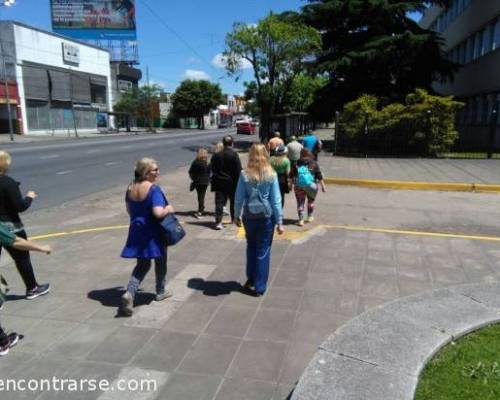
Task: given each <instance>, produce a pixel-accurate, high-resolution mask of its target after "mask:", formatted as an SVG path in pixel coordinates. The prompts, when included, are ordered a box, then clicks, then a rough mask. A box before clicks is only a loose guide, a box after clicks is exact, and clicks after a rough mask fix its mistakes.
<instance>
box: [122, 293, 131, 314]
mask: <svg viewBox="0 0 500 400" xmlns="http://www.w3.org/2000/svg"><path fill="white" fill-rule="evenodd" d="M133 307H134V298H133V297H132V295H131V294H130V293H129V292H128V291H127V292H125V293H124V294H123V296H122V298H121V307H120V310H121V312H122V314H123V315H125V316H127V317H130V316H131V315H132V314H133V313H134V310H133Z"/></svg>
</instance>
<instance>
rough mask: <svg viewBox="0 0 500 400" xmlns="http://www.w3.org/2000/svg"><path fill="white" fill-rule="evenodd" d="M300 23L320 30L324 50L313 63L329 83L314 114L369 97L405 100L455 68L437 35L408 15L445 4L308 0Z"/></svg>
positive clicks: (321, 115)
mask: <svg viewBox="0 0 500 400" xmlns="http://www.w3.org/2000/svg"><path fill="white" fill-rule="evenodd" d="M309 3H310V4H308V5H306V6H305V7H304V8H303V11H302V17H303V19H304V21H305V22H306V23H307V24H309V25H310V26H312V27H315V28H316V29H317V30H318V31H319V32H321V38H322V52H321V53H320V55H319V57H317V59H316V60H315V61H314V65H315V67H316V68H317V70H318V71H319V72H325V73H328V74H329V76H330V81H329V84H328V85H327V86H326V87H325V88H324V90H322V91H321V93H320V95H321V96H320V98H319V99H318V100H317V102H316V103H315V110H314V113H315V114H314V115H315V117H316V118H318V119H322V120H324V119H328V118H331V117H332V116H333V115H334V112H335V111H336V110H340V109H341V108H342V106H343V105H344V104H345V103H346V102H349V101H352V100H354V99H357V98H358V97H359V96H360V95H361V94H363V93H367V94H372V95H375V96H379V97H387V98H389V99H390V100H391V101H398V102H402V101H404V99H405V97H406V95H407V94H408V93H411V92H413V91H414V90H416V88H425V89H427V90H431V83H432V82H433V81H436V80H440V81H444V80H447V79H449V78H451V77H452V75H453V73H454V72H455V71H456V69H457V66H456V65H455V64H453V63H452V62H450V61H448V60H446V59H445V58H444V57H443V55H442V52H441V49H440V47H441V45H442V44H443V42H442V39H441V37H440V36H439V35H438V34H436V33H434V32H431V31H428V30H425V29H422V28H421V27H420V26H419V25H418V24H417V23H416V22H415V21H413V20H412V19H410V18H409V17H408V14H409V13H410V12H414V11H422V10H423V9H424V8H425V7H426V5H427V4H428V3H444V4H445V3H447V2H446V1H439V2H438V1H434V2H433V1H430V2H427V1H398V0H391V1H387V0H309Z"/></svg>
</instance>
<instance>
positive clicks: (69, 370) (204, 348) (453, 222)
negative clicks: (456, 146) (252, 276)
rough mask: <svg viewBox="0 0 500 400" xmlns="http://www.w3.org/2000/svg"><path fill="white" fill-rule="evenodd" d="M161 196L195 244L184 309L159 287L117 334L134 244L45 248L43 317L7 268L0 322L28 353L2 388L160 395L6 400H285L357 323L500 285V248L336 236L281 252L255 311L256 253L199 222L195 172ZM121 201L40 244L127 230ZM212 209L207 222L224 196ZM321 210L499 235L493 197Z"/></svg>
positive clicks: (359, 219) (42, 217)
mask: <svg viewBox="0 0 500 400" xmlns="http://www.w3.org/2000/svg"><path fill="white" fill-rule="evenodd" d="M164 183H165V184H166V187H167V190H168V193H169V198H170V200H171V201H172V203H173V204H174V206H175V207H176V209H177V210H178V211H179V215H180V216H181V219H182V220H183V221H184V222H185V227H186V229H187V230H188V236H187V237H186V239H185V240H184V241H182V242H181V243H180V244H179V245H178V246H176V247H174V248H172V249H171V251H170V254H169V273H168V275H169V277H170V278H171V279H172V280H171V284H172V285H173V287H174V289H175V291H176V296H175V297H174V298H173V299H169V300H166V301H164V302H161V303H154V302H152V296H151V294H150V293H151V291H152V290H153V288H154V278H153V274H152V273H150V275H149V276H148V277H147V279H146V282H145V285H144V291H143V293H141V294H140V296H139V297H138V299H137V300H138V303H140V304H142V305H140V306H138V307H137V308H136V313H135V315H134V317H133V318H130V319H127V318H115V315H116V306H117V305H118V303H119V297H120V294H121V291H122V286H123V285H124V284H125V283H126V282H127V280H128V276H129V274H130V272H131V269H132V266H133V261H127V260H123V259H120V258H119V257H118V254H119V251H120V250H121V247H122V246H123V243H124V240H125V236H126V230H124V229H117V230H112V231H109V232H97V233H85V234H80V235H70V236H64V237H61V238H59V239H51V240H47V242H48V243H52V244H54V246H55V249H56V251H55V252H54V254H53V255H51V256H43V255H39V254H34V255H33V259H34V265H35V266H36V270H37V276H38V279H39V280H40V281H41V282H45V281H49V282H51V284H52V286H53V291H52V293H51V294H50V295H48V296H45V297H42V298H39V299H36V300H34V301H26V300H24V299H23V298H22V297H21V295H22V294H23V285H22V283H21V282H20V279H19V276H18V274H17V272H16V271H15V270H14V268H13V267H12V266H11V265H7V264H10V259H9V257H8V256H6V255H5V254H4V255H3V257H2V260H1V264H2V266H3V267H2V273H5V275H6V276H7V278H8V280H9V282H10V283H11V285H12V297H11V301H10V302H8V303H7V304H6V306H5V308H4V310H2V312H1V314H0V317H1V321H2V324H3V325H5V327H7V328H8V329H15V330H16V331H19V332H21V333H23V334H24V335H25V338H24V340H22V341H21V343H20V344H19V345H18V346H17V347H16V348H15V349H13V350H12V352H11V353H10V354H9V355H8V356H7V357H4V358H2V359H0V378H3V379H5V378H9V377H15V378H17V379H20V378H31V379H35V378H37V377H44V378H50V377H52V376H57V377H59V378H106V379H108V380H109V381H111V382H116V381H117V380H118V379H122V378H124V377H132V376H133V377H135V378H140V377H150V378H152V379H155V380H156V382H157V385H158V390H157V391H156V392H147V393H141V394H138V393H123V392H117V391H115V392H106V393H103V392H98V391H97V392H81V391H80V392H72V393H71V392H59V393H56V392H54V391H52V392H37V393H33V392H23V393H19V392H18V393H1V394H0V398H1V399H2V400H9V399H16V400H18V399H37V400H38V399H42V400H57V399H64V400H66V399H70V400H71V399H85V400H87V399H100V400H103V399H104V400H106V399H107V400H114V399H120V400H123V399H145V400H149V399H161V400H163V399H172V400H185V399H186V400H189V399H206V400H210V399H230V400H238V399H249V400H253V399H267V400H269V399H285V398H286V397H287V396H288V395H289V393H290V391H291V390H292V389H293V386H294V384H295V382H296V381H297V379H298V377H299V376H300V374H301V372H302V370H303V369H304V367H305V366H306V365H307V364H308V362H309V360H310V358H311V357H312V355H313V354H314V352H315V350H316V348H317V346H318V345H319V344H320V343H321V342H322V341H323V340H324V339H325V338H326V337H327V336H328V334H330V333H331V332H332V331H334V330H335V329H336V328H337V327H339V326H340V325H341V324H343V323H344V322H345V321H347V320H349V319H351V318H352V317H353V316H355V315H357V314H359V313H361V312H363V311H365V310H366V309H368V308H370V307H373V306H375V305H378V304H380V303H383V302H386V301H388V300H392V299H395V298H397V297H400V296H405V295H408V294H413V293H419V292H422V291H424V290H428V289H432V288H437V287H443V286H448V285H454V284H459V283H468V282H484V281H486V282H489V281H495V280H499V278H500V247H499V244H498V242H488V241H472V240H467V239H452V238H437V237H418V236H407V235H402V234H381V233H375V232H370V231H360V232H354V231H348V230H340V229H324V230H318V231H317V234H316V235H312V236H310V237H309V239H308V240H307V241H303V242H301V241H298V242H296V243H292V242H290V241H276V242H275V243H274V245H273V251H272V268H271V276H270V287H269V290H268V292H267V294H266V295H265V296H263V297H261V298H253V297H249V296H247V295H245V294H243V293H241V286H240V283H241V282H243V281H244V264H245V242H244V241H241V240H237V239H236V238H235V237H236V235H235V234H236V228H235V227H227V228H225V229H224V230H223V231H220V232H217V231H214V230H211V229H209V226H210V224H211V222H212V218H211V217H206V218H205V219H203V220H200V221H197V220H195V219H194V218H192V217H191V216H190V214H189V211H190V210H193V209H194V196H192V195H190V194H189V193H188V192H187V184H186V171H185V169H180V170H178V171H175V172H173V173H171V174H169V175H168V176H167V177H166V178H164ZM125 184H126V183H124V185H125ZM122 195H123V188H122V187H120V188H116V189H111V190H109V191H107V192H103V193H98V194H96V195H92V196H87V197H86V198H82V199H79V200H77V201H75V202H72V203H68V204H65V205H63V206H61V207H59V208H58V209H55V210H42V211H40V212H37V213H33V214H28V215H27V216H26V218H25V222H26V224H27V227H28V232H29V233H30V234H32V235H35V234H40V233H43V232H47V231H70V230H74V229H80V228H85V227H92V226H107V225H121V224H124V223H126V221H127V219H126V216H125V214H124V207H123V203H122ZM208 201H209V203H208V205H207V207H208V209H209V210H211V209H213V203H212V195H209V196H208ZM317 207H318V209H317V221H318V222H317V223H318V224H320V223H324V224H334V223H335V224H339V223H340V224H350V225H357V226H361V225H364V226H383V227H393V228H399V229H404V228H408V229H410V228H411V229H423V230H426V229H434V230H446V231H458V232H463V231H466V232H469V233H474V234H481V233H482V234H491V235H493V234H498V233H499V230H498V227H497V225H498V224H497V222H496V221H498V220H500V215H499V213H500V211H499V210H498V196H496V195H487V194H480V195H476V194H462V193H460V194H459V193H434V192H428V193H419V192H405V191H394V192H393V191H386V190H383V191H375V190H370V189H360V188H347V187H345V188H344V187H340V188H337V187H331V186H329V187H328V193H327V194H324V195H323V194H322V195H320V197H319V198H318V203H317ZM293 208H294V200H293V198H292V197H291V196H289V197H288V198H287V203H286V217H287V221H286V222H287V225H286V228H287V229H288V230H290V231H298V228H297V227H295V226H294V225H292V223H293V220H292V219H291V218H293V217H294V214H295V212H294V210H293ZM313 225H315V224H313ZM308 228H309V226H307V227H306V229H308ZM151 272H152V271H151Z"/></svg>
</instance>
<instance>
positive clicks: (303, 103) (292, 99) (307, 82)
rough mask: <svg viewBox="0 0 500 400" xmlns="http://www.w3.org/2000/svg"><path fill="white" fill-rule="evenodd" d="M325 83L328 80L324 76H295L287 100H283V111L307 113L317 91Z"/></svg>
mask: <svg viewBox="0 0 500 400" xmlns="http://www.w3.org/2000/svg"><path fill="white" fill-rule="evenodd" d="M327 83H328V78H326V77H324V76H311V75H306V74H299V75H296V76H295V77H294V78H293V80H292V84H291V86H290V91H289V96H288V98H286V99H284V100H283V102H284V108H285V111H308V110H309V108H310V107H311V106H312V104H313V103H314V98H315V96H316V94H317V93H318V91H319V90H320V89H321V88H322V87H323V86H325V85H326V84H327Z"/></svg>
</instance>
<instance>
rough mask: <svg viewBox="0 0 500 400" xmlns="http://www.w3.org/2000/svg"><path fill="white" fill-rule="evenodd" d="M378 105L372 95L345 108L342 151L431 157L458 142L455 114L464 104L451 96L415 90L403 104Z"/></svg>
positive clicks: (447, 149)
mask: <svg viewBox="0 0 500 400" xmlns="http://www.w3.org/2000/svg"><path fill="white" fill-rule="evenodd" d="M381 103H382V100H380V99H378V98H377V97H375V96H371V95H362V96H361V97H359V98H358V99H357V100H355V101H353V102H350V103H347V104H346V105H345V106H344V111H343V113H342V121H341V122H342V127H341V129H342V132H343V133H344V138H345V139H346V140H345V141H344V143H343V144H342V147H343V148H344V150H348V151H351V152H353V151H354V152H360V151H362V150H365V153H379V154H401V155H404V154H406V155H408V154H413V155H427V156H434V155H436V154H437V153H439V152H444V151H449V150H450V149H451V147H452V146H453V144H454V143H455V141H456V140H457V139H458V133H457V131H456V130H455V125H454V121H455V113H456V111H457V110H458V109H459V108H460V107H462V106H463V103H460V102H458V101H455V100H453V98H452V97H451V96H449V97H442V96H434V95H430V94H429V93H428V92H427V91H425V90H423V89H417V90H416V91H415V93H410V94H409V95H408V96H407V97H406V99H405V104H400V103H392V104H388V105H385V106H383V105H382V104H381ZM346 146H347V147H349V148H348V149H346Z"/></svg>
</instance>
